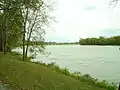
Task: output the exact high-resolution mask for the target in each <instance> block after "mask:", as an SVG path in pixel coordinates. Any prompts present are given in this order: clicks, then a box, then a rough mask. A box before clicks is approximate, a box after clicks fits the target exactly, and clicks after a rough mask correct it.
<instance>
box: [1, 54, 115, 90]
mask: <svg viewBox="0 0 120 90" xmlns="http://www.w3.org/2000/svg"><path fill="white" fill-rule="evenodd" d="M0 81H1V82H2V83H4V84H5V83H7V84H9V86H8V87H9V88H11V89H12V90H114V88H113V87H112V86H109V85H108V84H106V82H102V83H100V82H98V83H97V80H96V79H93V78H91V77H90V76H89V75H83V76H79V75H78V74H71V73H69V72H68V70H67V69H60V68H59V67H58V66H56V65H54V64H48V65H46V64H39V63H32V62H23V61H20V60H19V56H18V55H16V54H10V53H8V54H6V55H4V54H2V53H0Z"/></svg>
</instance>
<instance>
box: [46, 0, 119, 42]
mask: <svg viewBox="0 0 120 90" xmlns="http://www.w3.org/2000/svg"><path fill="white" fill-rule="evenodd" d="M114 6H115V7H114ZM52 15H53V16H55V20H56V22H54V23H53V24H52V25H51V28H52V29H51V30H48V32H47V34H46V41H55V42H75V41H79V38H86V37H98V36H114V35H120V2H118V3H117V4H115V3H112V4H111V3H110V0H57V3H56V5H55V10H54V11H53V12H52Z"/></svg>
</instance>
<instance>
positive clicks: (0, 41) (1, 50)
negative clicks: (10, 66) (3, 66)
mask: <svg viewBox="0 0 120 90" xmlns="http://www.w3.org/2000/svg"><path fill="white" fill-rule="evenodd" d="M0 52H3V48H2V30H1V31H0Z"/></svg>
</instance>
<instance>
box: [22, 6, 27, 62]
mask: <svg viewBox="0 0 120 90" xmlns="http://www.w3.org/2000/svg"><path fill="white" fill-rule="evenodd" d="M27 19H28V8H27V7H26V15H25V20H24V28H23V61H25V33H26V24H27Z"/></svg>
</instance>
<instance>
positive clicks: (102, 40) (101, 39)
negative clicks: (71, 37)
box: [79, 36, 120, 45]
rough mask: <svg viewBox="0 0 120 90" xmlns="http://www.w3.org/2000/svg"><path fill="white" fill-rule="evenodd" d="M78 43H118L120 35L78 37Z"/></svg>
mask: <svg viewBox="0 0 120 90" xmlns="http://www.w3.org/2000/svg"><path fill="white" fill-rule="evenodd" d="M79 44H80V45H120V36H112V37H109V38H108V37H103V36H100V37H99V38H85V39H83V38H80V40H79Z"/></svg>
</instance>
